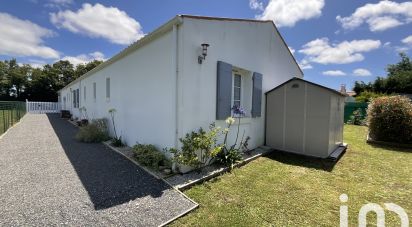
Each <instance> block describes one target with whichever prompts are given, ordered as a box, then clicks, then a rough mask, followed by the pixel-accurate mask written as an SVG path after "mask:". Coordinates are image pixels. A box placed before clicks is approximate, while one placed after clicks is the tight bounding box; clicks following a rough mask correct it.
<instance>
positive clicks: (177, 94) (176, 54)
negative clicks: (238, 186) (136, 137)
mask: <svg viewBox="0 0 412 227" xmlns="http://www.w3.org/2000/svg"><path fill="white" fill-rule="evenodd" d="M181 23H182V18H181V17H178V22H176V23H175V24H174V25H173V30H172V33H173V34H172V35H173V38H172V42H173V44H172V45H173V56H172V62H173V65H174V67H175V69H174V74H175V75H174V76H175V81H176V84H175V111H176V113H175V148H176V149H178V148H179V134H180V132H179V124H180V117H179V97H180V91H179V88H180V86H179V83H180V79H179V45H178V44H179V39H178V37H179V36H178V25H179V24H181ZM172 169H173V170H175V169H176V164H175V163H173V166H172Z"/></svg>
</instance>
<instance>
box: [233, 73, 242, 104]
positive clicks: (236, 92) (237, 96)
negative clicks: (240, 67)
mask: <svg viewBox="0 0 412 227" xmlns="http://www.w3.org/2000/svg"><path fill="white" fill-rule="evenodd" d="M241 94H242V76H241V75H239V74H235V75H234V77H233V99H232V100H233V106H241V96H242V95H241Z"/></svg>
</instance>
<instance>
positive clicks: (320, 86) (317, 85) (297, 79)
mask: <svg viewBox="0 0 412 227" xmlns="http://www.w3.org/2000/svg"><path fill="white" fill-rule="evenodd" d="M292 81H302V82H304V83H308V84H312V85H314V86H316V87H319V88H322V89H324V90H327V91H329V92H331V93H333V94H336V95H339V96H343V97H346V95H344V94H342V93H340V92H339V91H336V90H334V89H332V88H328V87H325V86H322V85H320V84H316V83H313V82H310V81H307V80H304V79H301V78H298V77H293V78H292V79H289V80H287V81H285V82H284V83H282V84H280V85H278V86H276V87H274V88H272V89H271V90H269V91H267V92H265V94H266V95H267V94H268V93H270V92H272V91H274V90H276V89H278V88H280V87H282V86H283V85H285V84H288V83H290V82H292Z"/></svg>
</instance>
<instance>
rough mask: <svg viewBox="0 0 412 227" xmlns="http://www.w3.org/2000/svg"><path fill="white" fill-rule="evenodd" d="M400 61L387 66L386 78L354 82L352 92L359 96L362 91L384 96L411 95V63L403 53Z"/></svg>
mask: <svg viewBox="0 0 412 227" xmlns="http://www.w3.org/2000/svg"><path fill="white" fill-rule="evenodd" d="M399 55H400V58H401V60H400V61H399V62H398V63H396V64H390V65H388V66H387V68H386V71H387V73H388V75H387V77H385V78H384V77H378V78H377V79H376V80H375V81H373V82H369V83H365V82H363V81H356V82H355V84H354V88H353V91H354V92H356V94H358V95H359V94H361V93H362V92H364V91H368V92H374V93H384V94H392V93H396V94H412V61H411V59H410V58H409V57H408V56H407V55H406V54H404V53H400V54H399Z"/></svg>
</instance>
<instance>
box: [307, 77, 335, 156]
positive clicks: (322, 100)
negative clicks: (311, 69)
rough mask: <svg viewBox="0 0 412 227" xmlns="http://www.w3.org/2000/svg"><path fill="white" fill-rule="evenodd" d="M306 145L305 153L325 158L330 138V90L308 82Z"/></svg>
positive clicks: (327, 154)
mask: <svg viewBox="0 0 412 227" xmlns="http://www.w3.org/2000/svg"><path fill="white" fill-rule="evenodd" d="M306 86H307V96H306V99H307V102H306V107H307V109H306V137H305V141H306V146H305V149H306V150H305V154H307V155H311V156H316V157H322V158H325V157H327V156H329V153H328V139H329V132H330V131H329V114H330V97H331V94H330V92H329V91H327V90H325V89H322V88H319V87H317V86H314V85H312V84H308V83H307V84H306Z"/></svg>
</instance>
